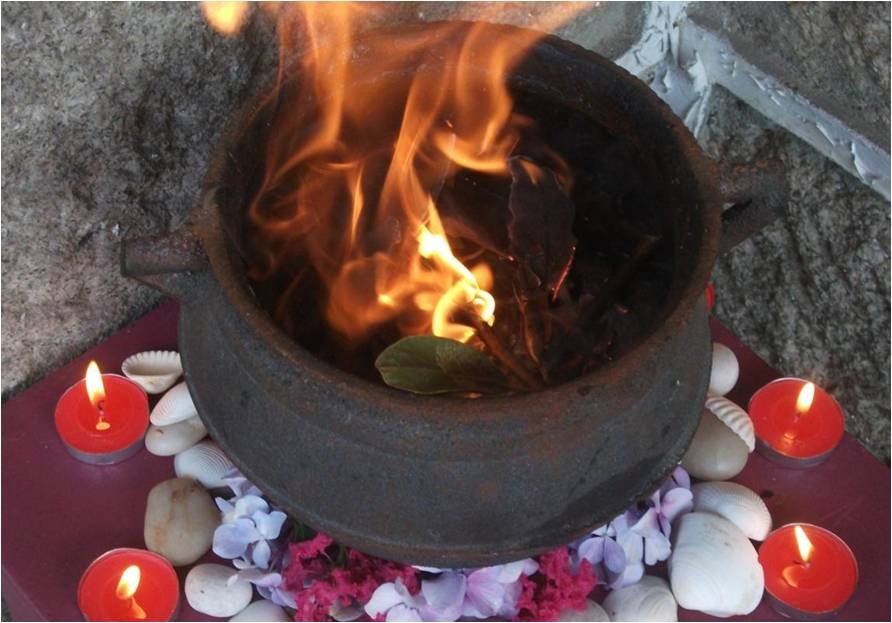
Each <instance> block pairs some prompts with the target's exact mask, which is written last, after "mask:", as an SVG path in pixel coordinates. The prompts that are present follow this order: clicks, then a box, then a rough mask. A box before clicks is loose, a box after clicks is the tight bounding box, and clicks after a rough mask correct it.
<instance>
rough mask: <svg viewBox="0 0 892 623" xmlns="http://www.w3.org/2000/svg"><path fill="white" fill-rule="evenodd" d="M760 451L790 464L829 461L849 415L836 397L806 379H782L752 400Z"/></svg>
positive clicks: (751, 407) (774, 382) (752, 411)
mask: <svg viewBox="0 0 892 623" xmlns="http://www.w3.org/2000/svg"><path fill="white" fill-rule="evenodd" d="M749 414H750V418H751V419H752V421H753V426H754V427H755V429H756V440H757V444H758V446H759V450H760V452H761V453H762V454H764V455H765V456H767V457H769V458H771V459H773V460H775V461H778V462H780V463H782V464H783V465H786V466H788V467H810V466H812V465H817V464H818V463H820V462H821V461H823V460H825V459H826V458H827V457H828V456H830V453H831V452H832V451H833V449H834V448H836V446H837V445H838V444H839V442H840V441H841V440H842V436H843V433H844V432H845V416H844V414H843V410H842V407H840V406H839V403H838V402H836V400H834V399H833V397H832V396H831V395H830V394H828V393H827V392H825V391H824V390H823V389H821V388H820V387H816V386H815V385H814V383H809V382H808V381H803V380H802V379H778V380H776V381H772V382H771V383H769V384H768V385H766V386H764V387H763V388H761V389H760V390H759V391H757V392H756V393H755V394H753V397H752V398H751V399H750V403H749Z"/></svg>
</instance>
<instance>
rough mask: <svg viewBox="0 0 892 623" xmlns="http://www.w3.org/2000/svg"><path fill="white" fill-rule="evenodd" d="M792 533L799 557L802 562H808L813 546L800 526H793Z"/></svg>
mask: <svg viewBox="0 0 892 623" xmlns="http://www.w3.org/2000/svg"><path fill="white" fill-rule="evenodd" d="M793 534H795V535H796V546H797V547H798V548H799V557H800V558H801V559H802V562H808V561H809V559H810V558H811V554H812V552H813V551H814V549H815V548H814V546H813V545H812V544H811V541H810V540H809V539H808V536H807V535H806V534H805V530H803V529H802V526H795V527H794V528H793Z"/></svg>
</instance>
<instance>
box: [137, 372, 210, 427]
mask: <svg viewBox="0 0 892 623" xmlns="http://www.w3.org/2000/svg"><path fill="white" fill-rule="evenodd" d="M196 415H198V410H197V409H196V408H195V403H194V402H192V396H191V395H190V394H189V388H188V387H187V386H186V383H185V381H184V382H182V383H180V384H179V385H174V386H173V388H172V389H171V390H170V391H169V392H167V393H166V394H164V396H162V397H161V400H159V401H158V404H156V405H155V408H154V409H152V415H151V416H150V417H149V419H150V420H151V422H152V424H154V425H155V426H169V425H170V424H175V423H176V422H182V421H183V420H188V419H189V418H190V417H194V416H196Z"/></svg>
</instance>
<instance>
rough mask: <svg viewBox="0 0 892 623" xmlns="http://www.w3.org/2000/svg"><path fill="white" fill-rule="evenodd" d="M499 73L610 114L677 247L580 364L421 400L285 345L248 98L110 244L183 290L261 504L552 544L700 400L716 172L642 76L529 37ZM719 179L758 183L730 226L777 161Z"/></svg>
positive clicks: (499, 549)
mask: <svg viewBox="0 0 892 623" xmlns="http://www.w3.org/2000/svg"><path fill="white" fill-rule="evenodd" d="M416 28H418V29H424V28H426V26H424V25H419V26H417V27H416ZM494 28H503V29H511V28H512V27H509V26H498V27H494ZM364 53H368V51H367V49H366V52H363V50H362V49H360V48H358V49H357V52H356V54H355V59H354V62H356V63H362V62H363V54H364ZM405 78H406V79H408V76H406V77H405ZM370 79H374V77H372V78H370ZM509 84H510V86H511V89H512V90H513V91H514V92H516V93H517V94H518V97H521V98H525V99H526V100H527V101H531V100H535V101H537V102H539V103H540V104H541V105H543V106H546V107H549V108H550V109H552V110H553V111H555V116H556V117H558V118H559V117H560V113H559V112H558V111H560V110H564V111H568V114H572V115H575V116H576V117H580V116H581V117H583V118H586V119H589V120H590V123H591V124H593V125H595V126H600V125H603V124H604V123H605V114H608V115H609V117H610V119H609V123H610V124H613V125H614V127H619V128H622V131H623V132H624V133H625V134H626V135H627V138H628V140H629V141H631V143H632V144H633V146H634V148H635V149H636V150H639V152H640V153H641V154H644V155H646V157H647V158H648V159H649V161H650V162H651V163H652V164H653V167H652V169H653V172H654V173H653V179H651V180H650V183H651V184H653V187H654V188H655V189H656V190H657V191H658V195H659V197H660V200H661V201H660V204H659V206H658V208H657V209H658V212H659V219H660V223H661V227H662V231H663V234H664V235H665V236H667V237H668V238H669V239H670V240H671V241H672V245H673V249H674V251H673V260H672V266H673V271H672V279H671V283H670V284H669V287H668V296H667V298H666V301H665V303H664V305H663V307H662V309H661V312H660V315H659V322H658V324H657V326H655V327H654V328H653V329H652V330H650V331H649V332H648V333H647V335H646V336H644V337H643V338H642V339H640V340H639V341H638V342H637V343H636V344H634V345H633V346H632V347H630V348H629V349H628V350H627V352H625V354H623V355H622V356H621V357H619V358H618V359H617V360H616V361H614V362H613V363H611V364H609V365H607V366H605V367H602V368H600V369H598V370H597V371H595V372H594V373H591V374H589V375H587V376H583V377H581V378H577V379H575V380H573V381H571V382H567V383H565V384H563V385H560V386H557V387H553V388H549V389H546V390H544V391H541V392H537V393H531V394H523V395H513V396H508V397H503V398H487V399H478V400H469V399H463V398H448V397H424V396H416V395H411V394H407V393H403V392H400V391H397V390H394V389H391V388H388V387H386V386H384V385H382V384H376V383H373V382H369V381H367V380H364V379H361V378H358V377H356V376H353V375H351V374H348V373H346V372H344V371H342V370H340V369H337V368H335V367H333V366H331V365H329V364H327V363H325V362H323V361H321V360H320V359H319V358H317V357H316V356H314V355H313V354H312V353H310V352H308V351H307V350H305V349H304V348H303V347H301V346H300V345H298V344H297V343H295V342H294V341H293V340H292V339H290V338H289V337H288V336H287V335H286V334H285V333H284V332H283V331H282V330H281V329H280V328H279V327H278V326H277V325H276V324H275V323H274V322H273V321H272V319H271V318H270V316H269V315H268V314H267V313H266V311H264V309H263V308H262V307H261V306H260V304H259V303H258V300H257V298H256V297H255V294H254V292H253V291H252V288H251V284H250V283H249V281H248V279H247V277H246V270H245V262H244V260H243V254H242V253H241V252H240V247H241V246H242V245H243V239H242V235H241V233H240V232H241V231H242V229H243V225H244V221H243V219H244V214H245V211H246V206H247V204H248V201H249V200H250V198H251V196H252V193H253V192H254V190H255V189H256V187H257V179H258V175H260V172H261V171H262V166H263V158H264V156H263V154H264V151H263V144H264V137H265V136H266V134H265V133H266V131H267V130H268V128H269V127H270V124H269V120H270V118H271V115H274V114H276V113H275V106H274V105H272V104H270V101H269V99H267V98H264V97H258V98H257V99H255V100H254V101H253V102H251V103H250V104H249V105H248V107H247V108H246V109H245V111H244V112H243V113H242V114H241V115H240V116H239V117H238V118H236V119H235V120H234V121H233V123H232V124H231V126H230V128H229V129H228V131H227V132H226V133H225V135H224V137H223V139H222V141H221V143H220V145H219V146H218V148H217V150H216V153H215V155H214V159H213V163H212V165H211V167H210V169H209V173H208V175H207V178H206V180H205V183H204V187H203V190H202V195H201V200H200V202H199V204H198V205H197V206H196V208H195V209H194V210H193V212H192V214H191V216H190V218H189V220H188V222H187V223H186V225H185V226H184V227H182V228H181V229H179V230H178V231H176V232H174V233H172V234H169V235H167V236H164V237H161V238H157V239H151V240H149V239H141V240H136V241H130V242H129V243H128V244H126V245H125V248H124V251H123V268H122V269H123V273H124V274H125V275H128V276H132V277H135V278H137V279H140V280H142V281H144V282H146V283H148V284H150V285H153V286H154V287H157V288H159V289H161V290H162V291H164V292H166V293H168V294H170V295H172V296H175V297H176V298H178V299H179V300H180V309H181V312H180V314H181V315H180V324H179V336H180V339H179V347H180V351H181V353H182V358H183V363H184V367H185V371H186V381H187V383H188V385H189V388H190V391H191V393H192V396H193V399H194V401H195V404H196V406H197V408H198V411H199V414H200V416H201V418H202V419H203V421H204V422H205V424H206V425H207V428H208V430H209V431H210V433H211V435H212V436H213V438H214V439H215V440H216V441H217V442H218V443H219V444H220V446H221V447H222V448H223V449H224V450H225V451H226V452H227V453H228V455H229V456H230V457H231V458H232V460H233V461H234V462H235V464H236V465H237V466H238V467H239V468H240V469H241V470H242V471H243V472H244V474H245V475H246V476H247V477H248V478H249V479H250V480H252V481H253V482H255V483H256V484H257V485H258V486H259V487H260V488H261V489H262V490H263V491H264V492H265V493H266V494H268V495H269V496H270V498H271V499H272V500H274V501H275V503H276V504H278V505H280V506H281V507H282V508H284V509H285V510H286V511H287V512H289V513H291V514H293V515H294V516H295V517H297V518H298V519H300V520H301V521H304V522H306V523H307V524H309V525H310V526H312V527H313V528H315V529H317V530H320V531H324V532H326V533H328V534H330V535H331V536H332V537H334V538H335V539H336V540H337V541H339V542H341V543H343V544H345V545H349V546H352V547H355V548H357V549H360V550H362V551H364V552H367V553H369V554H373V555H377V556H381V557H384V558H388V559H394V560H399V561H404V562H411V563H416V564H424V565H433V566H439V567H469V566H481V565H489V564H495V563H500V562H505V561H510V560H515V559H519V558H522V557H525V556H529V555H533V554H536V553H539V552H542V551H544V550H547V549H549V548H554V547H557V546H560V545H563V544H566V543H567V542H569V541H571V540H572V539H574V538H576V537H579V536H581V535H582V534H583V533H585V532H586V531H588V530H590V529H592V528H593V527H595V526H598V525H600V524H602V523H604V522H605V521H607V520H609V519H611V518H612V517H613V516H615V515H616V514H618V513H619V512H621V511H622V510H623V509H625V508H627V507H628V506H629V505H630V504H632V503H634V502H635V501H636V500H638V499H640V498H641V497H643V496H644V495H647V494H648V493H650V492H651V491H652V490H653V489H654V488H656V487H657V486H658V485H659V483H660V482H661V481H662V480H663V479H664V478H665V477H666V476H667V474H668V473H669V472H670V471H671V470H672V469H673V468H674V466H675V465H677V464H678V462H679V460H680V459H681V457H682V455H683V453H684V451H685V449H686V448H687V446H688V444H689V442H690V440H691V437H692V435H693V433H694V430H695V429H696V427H697V424H698V422H699V420H700V416H701V413H702V410H703V402H704V398H705V394H706V388H707V384H708V377H709V367H710V359H711V345H710V335H709V328H708V323H707V309H706V304H705V301H704V296H703V293H704V289H705V287H706V284H707V280H708V278H709V275H710V272H711V270H712V266H713V263H714V261H715V259H716V256H717V254H718V252H719V246H720V242H719V241H720V233H721V232H720V228H721V214H722V205H723V201H725V199H724V198H723V194H722V188H721V181H722V175H721V173H720V169H719V167H718V166H717V165H716V164H715V163H713V162H711V161H710V160H709V159H707V158H706V157H705V156H704V154H703V153H702V151H701V150H700V148H699V147H698V146H697V144H696V143H695V141H694V139H693V137H692V136H691V134H690V133H689V132H688V130H687V129H686V128H685V127H684V125H683V124H682V122H681V120H680V119H678V117H676V116H675V115H674V114H673V113H672V111H671V110H670V109H669V108H668V107H667V106H666V105H665V104H664V103H663V102H662V101H661V100H660V99H659V98H658V97H657V96H656V95H655V94H654V93H653V92H651V90H650V89H649V88H648V87H647V86H646V85H645V84H644V83H642V82H640V81H639V80H638V79H637V78H635V77H633V76H631V75H630V74H628V73H627V72H626V71H624V70H623V69H621V68H619V67H617V66H616V65H615V64H614V63H612V62H611V61H609V60H607V59H604V58H602V57H600V56H598V55H597V54H594V53H592V52H590V51H587V50H585V49H583V48H581V47H579V46H576V45H574V44H571V43H568V42H566V41H563V40H560V39H558V38H555V37H551V36H549V37H545V38H544V39H543V40H542V41H541V42H540V43H539V44H538V45H537V46H536V47H535V48H534V49H533V50H532V52H531V53H530V54H529V56H528V58H527V59H526V60H525V61H524V63H523V64H522V65H521V66H519V67H518V68H517V69H516V70H515V71H514V72H513V73H512V75H511V76H510V77H509ZM613 131H615V130H613ZM727 179H730V180H731V184H730V185H728V186H727V188H728V189H729V190H730V193H726V195H725V197H726V198H728V199H731V200H734V201H738V200H740V199H743V198H745V197H747V196H750V197H752V196H756V200H755V201H752V202H751V204H752V205H751V206H750V208H751V210H750V212H749V215H748V216H747V215H743V213H742V212H737V211H735V212H731V214H733V216H734V218H735V219H736V220H738V221H739V223H738V224H740V223H743V224H744V225H748V226H750V227H751V228H755V227H758V226H759V225H761V224H764V222H765V221H766V220H770V208H771V207H772V206H773V204H775V205H776V204H777V203H778V199H781V198H782V190H778V187H777V184H776V183H775V184H773V185H772V184H771V183H769V184H766V183H765V181H766V180H768V181H769V182H776V180H777V179H779V177H778V175H777V171H772V170H767V169H763V168H755V169H746V170H743V173H742V174H741V170H738V171H735V174H734V175H733V176H731V177H728V178H727ZM754 181H755V183H754ZM766 189H767V190H766ZM729 194H730V195H732V196H730V197H729ZM753 213H755V214H756V217H753V216H752V214H753ZM744 229H745V227H738V231H737V232H736V233H734V234H732V235H730V237H729V238H727V240H729V241H730V242H729V243H733V242H737V241H739V238H740V237H741V234H740V233H739V232H741V231H744ZM584 242H585V241H584V240H582V241H581V242H580V243H581V244H584Z"/></svg>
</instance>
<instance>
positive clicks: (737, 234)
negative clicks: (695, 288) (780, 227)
mask: <svg viewBox="0 0 892 623" xmlns="http://www.w3.org/2000/svg"><path fill="white" fill-rule="evenodd" d="M719 166H720V182H719V189H720V191H721V194H722V197H723V198H724V200H725V202H726V203H731V204H733V205H732V206H731V207H730V208H728V209H727V210H725V211H724V213H723V214H722V238H721V242H720V243H719V253H720V254H722V255H724V254H725V253H727V252H728V251H730V250H731V249H733V248H734V247H736V246H737V245H738V244H740V243H741V242H743V241H744V240H746V239H747V238H749V237H750V236H752V235H753V234H755V233H757V232H759V231H761V230H762V229H764V228H765V227H767V226H768V225H770V224H771V223H773V222H774V221H775V220H777V219H778V218H779V217H780V216H782V215H783V214H784V213H785V212H786V209H787V200H788V198H789V195H790V187H789V184H788V182H787V176H786V167H784V164H783V162H781V161H780V160H777V159H771V160H759V161H757V162H754V163H750V164H726V163H721V164H720V165H719Z"/></svg>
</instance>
